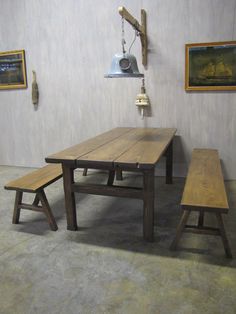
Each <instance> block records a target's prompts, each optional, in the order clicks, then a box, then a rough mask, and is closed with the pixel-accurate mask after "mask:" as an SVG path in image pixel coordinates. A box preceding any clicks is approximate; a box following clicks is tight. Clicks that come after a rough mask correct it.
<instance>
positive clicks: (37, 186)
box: [4, 165, 62, 231]
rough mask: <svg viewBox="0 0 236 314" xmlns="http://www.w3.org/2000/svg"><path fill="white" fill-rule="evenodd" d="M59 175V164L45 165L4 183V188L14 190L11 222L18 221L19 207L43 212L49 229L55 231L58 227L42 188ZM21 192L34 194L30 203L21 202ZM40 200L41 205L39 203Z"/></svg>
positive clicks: (60, 171)
mask: <svg viewBox="0 0 236 314" xmlns="http://www.w3.org/2000/svg"><path fill="white" fill-rule="evenodd" d="M61 177H62V169H61V165H47V166H44V167H42V168H40V169H38V170H35V171H33V172H31V173H29V174H26V175H25V176H23V177H21V178H19V179H16V180H14V181H11V182H9V183H8V184H6V185H5V186H4V188H5V189H7V190H16V197H15V206H14V212H13V219H12V223H14V224H18V223H19V218H20V210H21V209H29V210H33V211H38V212H43V213H44V214H45V215H46V217H47V220H48V223H49V225H50V228H51V230H53V231H56V230H57V229H58V227H57V224H56V221H55V218H54V216H53V214H52V211H51V209H50V206H49V203H48V200H47V198H46V195H45V192H44V188H45V187H46V186H48V185H49V184H51V183H53V182H55V181H56V180H58V179H59V178H61ZM23 192H28V193H35V194H36V195H35V198H34V201H33V203H32V204H26V203H23V202H22V197H23ZM40 202H41V205H39V203H40Z"/></svg>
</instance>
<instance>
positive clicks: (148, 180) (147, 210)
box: [143, 169, 155, 242]
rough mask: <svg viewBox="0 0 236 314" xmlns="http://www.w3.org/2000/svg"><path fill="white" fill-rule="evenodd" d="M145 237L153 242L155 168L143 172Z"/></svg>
mask: <svg viewBox="0 0 236 314" xmlns="http://www.w3.org/2000/svg"><path fill="white" fill-rule="evenodd" d="M143 192H144V197H143V237H144V239H145V240H147V241H149V242H152V241H153V233H154V230H153V229H154V196H155V195H154V169H150V170H147V171H144V172H143Z"/></svg>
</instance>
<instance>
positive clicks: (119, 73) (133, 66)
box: [104, 53, 144, 78]
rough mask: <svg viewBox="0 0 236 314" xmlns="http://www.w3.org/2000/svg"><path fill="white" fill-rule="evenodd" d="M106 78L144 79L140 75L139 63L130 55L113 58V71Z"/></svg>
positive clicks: (117, 55) (122, 54)
mask: <svg viewBox="0 0 236 314" xmlns="http://www.w3.org/2000/svg"><path fill="white" fill-rule="evenodd" d="M104 77H106V78H113V77H117V78H119V77H144V75H143V74H142V73H139V70H138V65H137V61H136V58H135V56H134V55H131V54H129V53H120V54H115V55H114V57H113V58H112V63H111V69H110V72H109V73H108V74H105V75H104Z"/></svg>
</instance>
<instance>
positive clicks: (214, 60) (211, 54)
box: [185, 42, 236, 90]
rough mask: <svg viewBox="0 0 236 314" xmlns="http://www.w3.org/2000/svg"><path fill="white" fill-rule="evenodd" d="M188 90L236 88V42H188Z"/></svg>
mask: <svg viewBox="0 0 236 314" xmlns="http://www.w3.org/2000/svg"><path fill="white" fill-rule="evenodd" d="M185 71H186V72H185V89H186V90H234V89H236V42H221V43H205V44H187V45H186V69H185Z"/></svg>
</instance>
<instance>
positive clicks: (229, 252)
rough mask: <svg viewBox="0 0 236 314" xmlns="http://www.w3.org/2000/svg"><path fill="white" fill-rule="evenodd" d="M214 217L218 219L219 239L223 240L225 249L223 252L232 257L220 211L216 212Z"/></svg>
mask: <svg viewBox="0 0 236 314" xmlns="http://www.w3.org/2000/svg"><path fill="white" fill-rule="evenodd" d="M216 219H217V221H218V225H219V229H220V234H221V239H222V242H223V245H224V249H225V254H226V256H227V257H228V258H232V257H233V256H232V253H231V249H230V245H229V241H228V238H227V235H226V231H225V227H224V222H223V218H222V215H221V214H220V213H216Z"/></svg>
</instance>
